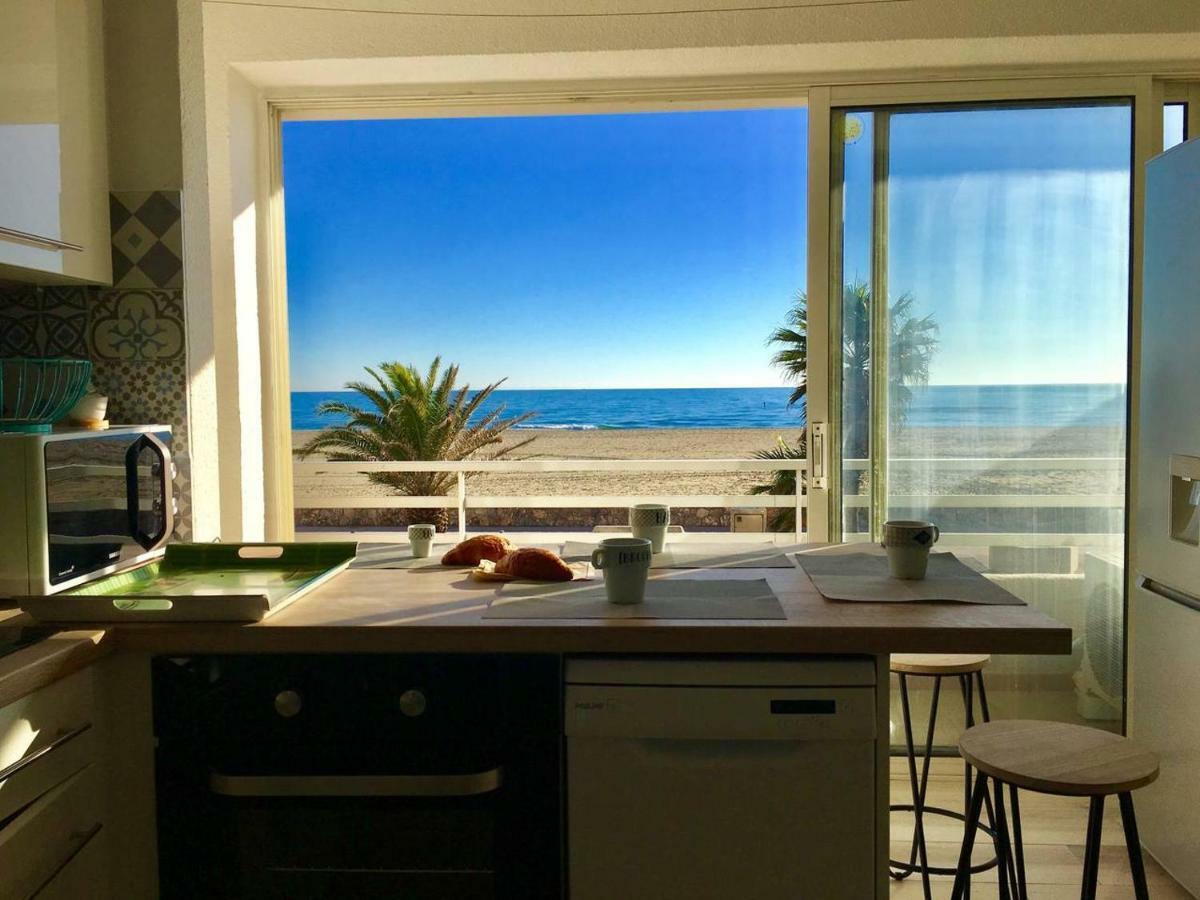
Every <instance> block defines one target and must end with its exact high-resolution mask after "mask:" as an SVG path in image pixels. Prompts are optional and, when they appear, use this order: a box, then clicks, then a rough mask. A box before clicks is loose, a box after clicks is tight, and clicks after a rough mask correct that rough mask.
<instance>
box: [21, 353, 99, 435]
mask: <svg viewBox="0 0 1200 900" xmlns="http://www.w3.org/2000/svg"><path fill="white" fill-rule="evenodd" d="M91 378H92V364H91V362H89V361H88V360H86V359H0V431H9V432H14V431H15V432H26V433H29V432H33V433H38V432H47V431H49V430H50V429H51V427H52V426H53V425H54V423H55V422H58V421H60V420H61V419H62V418H63V417H64V416H65V415H66V414H67V413H68V412H70V411H71V407H73V406H74V405H75V404H76V403H78V402H79V398H80V397H82V396H83V395H84V394H85V393H86V392H87V388H88V383H89V382H90V381H91Z"/></svg>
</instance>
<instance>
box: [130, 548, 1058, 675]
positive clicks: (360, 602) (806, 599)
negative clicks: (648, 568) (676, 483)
mask: <svg viewBox="0 0 1200 900" xmlns="http://www.w3.org/2000/svg"><path fill="white" fill-rule="evenodd" d="M654 577H674V578H679V577H683V578H708V579H713V578H715V579H735V578H766V579H767V581H768V583H769V584H770V585H771V587H772V589H773V590H774V591H775V593H776V594H777V595H778V597H779V600H780V603H781V604H782V606H783V609H784V612H785V614H786V619H784V620H744V619H738V620H734V619H702V620H701V619H484V618H482V615H483V612H484V611H485V610H486V609H487V606H488V602H489V601H490V600H491V599H492V598H493V596H494V595H495V594H496V592H497V590H499V588H500V585H498V584H495V583H490V584H489V583H481V582H477V581H473V580H471V578H470V577H469V576H468V574H467V573H466V572H464V571H462V570H453V569H441V568H436V567H435V568H429V569H413V570H398V569H351V570H348V571H346V572H344V573H342V574H341V575H338V576H337V577H336V578H334V579H333V580H332V581H330V582H329V583H327V584H325V585H323V586H321V587H319V588H317V589H316V590H315V591H313V592H312V593H311V594H309V595H308V596H306V597H303V598H301V599H299V600H297V601H296V602H295V603H293V604H292V605H291V606H289V607H287V608H286V609H283V610H281V611H280V612H278V613H276V614H275V615H274V616H272V617H270V618H269V619H267V620H266V621H264V622H261V623H257V624H254V625H224V624H213V625H205V624H187V625H184V624H180V625H133V624H130V625H122V626H120V627H118V628H117V629H116V637H117V642H118V644H119V646H120V647H121V648H129V649H133V650H138V651H145V652H157V653H178V654H189V653H310V652H311V653H332V652H337V653H352V652H365V653H376V652H413V651H420V652H447V653H458V652H472V653H474V652H545V653H729V654H760V653H818V654H872V655H875V654H886V653H968V652H969V653H1052V654H1066V653H1069V652H1070V650H1071V630H1070V629H1069V628H1067V627H1066V626H1064V625H1061V624H1060V623H1058V622H1056V621H1054V620H1053V619H1051V618H1049V617H1048V616H1046V615H1044V614H1043V613H1041V612H1038V611H1037V610H1034V609H1032V608H1030V607H1028V606H973V605H969V604H961V603H920V604H912V603H897V604H884V603H879V604H866V603H845V602H833V601H828V600H825V599H824V598H823V597H822V596H821V595H820V594H818V593H817V591H816V589H815V588H814V587H813V585H812V583H811V582H810V581H809V579H808V577H807V576H806V575H805V574H804V572H803V571H802V570H800V569H719V570H714V569H705V570H701V569H690V570H678V569H676V570H670V571H668V570H659V571H656V572H655V573H654Z"/></svg>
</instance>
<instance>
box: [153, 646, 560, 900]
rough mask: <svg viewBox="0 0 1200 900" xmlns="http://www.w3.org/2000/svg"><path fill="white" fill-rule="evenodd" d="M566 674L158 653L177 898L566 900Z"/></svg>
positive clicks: (551, 661)
mask: <svg viewBox="0 0 1200 900" xmlns="http://www.w3.org/2000/svg"><path fill="white" fill-rule="evenodd" d="M560 685H561V673H560V665H559V661H558V659H557V658H556V657H516V656H514V657H503V658H501V657H494V656H480V657H477V656H458V657H456V656H452V655H451V656H445V657H438V656H427V655H414V656H389V655H375V656H356V657H347V656H338V655H330V656H290V655H279V656H270V657H205V658H193V659H189V660H158V661H156V664H155V685H154V691H155V719H156V736H157V739H158V752H157V768H156V771H157V777H158V782H159V790H158V799H159V820H158V824H159V850H160V854H161V856H160V871H161V889H162V896H163V897H164V898H167V900H170V898H182V897H186V898H196V897H215V896H221V897H246V898H250V897H254V898H288V900H308V898H325V897H331V898H332V897H338V898H342V897H356V898H372V897H388V898H404V900H475V898H479V900H483V898H489V900H517V898H519V900H543V898H544V900H552V898H558V897H560V896H561V885H562V882H561V785H560V771H561V769H560V766H561V757H560V753H561V749H560V748H561V738H560V733H561V722H560V718H561V691H560ZM398 782H399V783H398ZM314 785H315V786H316V787H317V788H318V789H326V790H327V789H329V788H331V787H334V786H341V787H342V788H344V791H343V794H342V795H341V796H313V795H312V788H313V786H314ZM414 785H415V786H416V787H415V789H414ZM422 794H424V795H422Z"/></svg>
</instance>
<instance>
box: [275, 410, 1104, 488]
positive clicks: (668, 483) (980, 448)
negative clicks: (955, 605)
mask: <svg viewBox="0 0 1200 900" xmlns="http://www.w3.org/2000/svg"><path fill="white" fill-rule="evenodd" d="M311 434H312V432H294V433H293V446H300V445H302V444H303V443H304V442H305V441H306V440H308V439H309V437H310V436H311ZM509 434H510V442H512V441H515V440H524V439H526V438H530V437H532V438H533V439H534V440H533V441H532V442H531V443H530V444H528V445H527V446H525V447H523V448H521V449H520V450H518V451H517V452H516V454H515V456H514V458H525V459H538V458H541V459H666V458H680V459H686V458H690V459H721V458H747V457H751V456H753V455H754V453H755V451H758V450H766V449H769V448H771V447H773V446H774V445H775V443H776V441H777V440H778V438H779V437H780V436H782V437H784V438H786V439H787V440H788V441H789V442H794V441H795V439H796V438H797V436H798V431H792V432H787V431H780V430H779V429H766V428H680V429H628V430H613V429H595V430H583V431H576V430H566V429H529V430H524V431H519V432H510V433H509ZM1123 450H1124V439H1123V437H1122V434H1121V431H1120V429H1117V428H1109V427H1079V426H1072V427H1064V428H1007V427H1005V428H1001V427H990V428H975V429H960V428H931V427H924V428H909V429H904V430H902V431H900V432H898V433H897V434H895V435H893V437H892V445H891V455H892V456H893V457H906V458H930V457H932V458H980V457H989V458H999V459H1005V458H1011V457H1065V458H1071V457H1075V458H1078V457H1115V456H1121V455H1122V453H1123ZM763 480H764V476H763V475H762V474H760V473H756V472H742V473H732V472H731V473H692V474H687V473H679V474H675V473H661V472H656V473H618V472H605V473H597V474H592V473H572V472H564V473H545V474H541V473H539V474H535V475H524V474H523V475H478V476H473V477H472V478H471V492H472V493H474V494H483V495H486V494H522V495H531V494H631V493H644V494H745V493H748V492H749V490H750V488H751V487H752V486H753V485H755V484H757V483H760V482H762V481H763ZM1123 490H1124V486H1123V470H1122V467H1121V466H1120V464H1115V463H1114V464H1113V465H1112V466H1106V467H1103V468H1100V469H1080V468H1079V467H1077V466H1075V465H1074V464H1072V463H1071V462H1069V461H1068V460H1067V459H1064V463H1063V466H1062V468H1051V469H1045V470H1041V471H1038V472H1022V473H1013V472H1005V471H1003V464H999V465H995V466H987V465H984V466H981V467H980V469H979V470H976V471H971V472H962V471H958V470H949V469H945V468H942V467H939V466H937V464H936V463H932V464H928V465H921V466H912V465H904V466H898V467H896V468H895V469H894V470H893V472H892V475H891V491H892V493H904V494H922V493H930V492H933V493H940V494H1105V493H1121V492H1122V491H1123ZM315 493H320V494H322V495H326V496H328V495H330V494H339V493H344V494H345V495H346V496H348V497H349V496H352V495H364V494H366V495H381V494H386V493H388V489H387V488H385V487H383V486H380V485H373V484H370V483H369V482H368V481H367V479H366V478H365V477H363V476H358V475H349V476H345V477H331V476H323V477H321V478H320V479H319V481H318V480H317V479H311V478H299V479H298V480H297V482H296V506H297V507H300V508H303V506H304V497H305V496H312V495H313V494H315Z"/></svg>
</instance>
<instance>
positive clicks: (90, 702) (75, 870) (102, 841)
mask: <svg viewBox="0 0 1200 900" xmlns="http://www.w3.org/2000/svg"><path fill="white" fill-rule="evenodd" d="M39 652H41V649H40V648H39V646H38V645H34V646H32V647H29V648H27V649H26V650H23V651H21V653H23V654H34V655H36V654H38V653H39ZM16 658H17V655H16V654H14V655H13V656H11V657H9V659H10V660H15V659H16ZM148 679H149V661H148V660H147V659H145V658H144V657H137V656H126V657H107V658H104V659H101V660H99V661H97V662H95V663H93V664H92V665H90V666H88V667H86V668H84V669H80V670H78V671H76V672H73V673H72V674H70V675H67V676H66V677H64V678H60V679H59V680H57V681H54V682H52V683H50V684H47V685H45V686H43V687H39V688H38V689H37V690H34V691H32V692H30V693H28V694H25V695H24V696H22V697H20V698H19V699H17V700H14V701H12V702H11V703H8V704H7V705H5V706H3V707H0V872H2V873H3V877H2V878H0V900H9V898H22V900H23V898H27V897H31V896H37V897H88V898H89V900H106V898H109V897H121V898H151V897H154V896H157V865H156V849H155V840H154V828H155V825H154V819H155V816H154V765H153V731H152V728H151V724H150V716H151V709H150V693H149V680H148Z"/></svg>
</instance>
